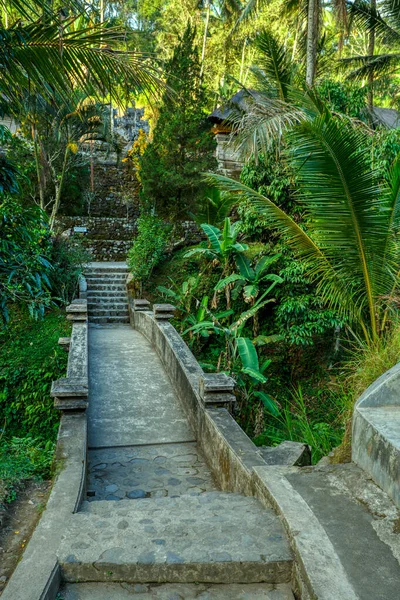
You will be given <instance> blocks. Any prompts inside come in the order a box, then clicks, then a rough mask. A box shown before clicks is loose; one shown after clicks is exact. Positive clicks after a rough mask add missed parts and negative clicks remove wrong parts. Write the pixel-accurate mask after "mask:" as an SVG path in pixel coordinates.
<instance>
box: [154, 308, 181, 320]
mask: <svg viewBox="0 0 400 600" xmlns="http://www.w3.org/2000/svg"><path fill="white" fill-rule="evenodd" d="M175 311H176V308H175V306H172V304H154V306H153V313H154V318H155V319H157V321H165V320H168V319H172V317H173V316H174V313H175Z"/></svg>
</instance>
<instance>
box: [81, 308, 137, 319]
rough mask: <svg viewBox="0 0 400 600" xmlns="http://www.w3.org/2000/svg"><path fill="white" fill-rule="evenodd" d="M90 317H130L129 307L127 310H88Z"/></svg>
mask: <svg viewBox="0 0 400 600" xmlns="http://www.w3.org/2000/svg"><path fill="white" fill-rule="evenodd" d="M88 315H89V316H90V317H92V316H93V317H129V312H128V307H127V306H126V308H125V309H123V308H122V309H114V308H98V307H96V308H91V309H89V310H88Z"/></svg>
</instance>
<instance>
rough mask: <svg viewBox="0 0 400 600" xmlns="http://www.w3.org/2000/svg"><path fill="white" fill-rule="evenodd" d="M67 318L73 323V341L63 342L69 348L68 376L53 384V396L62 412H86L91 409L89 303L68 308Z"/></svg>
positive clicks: (83, 300) (76, 304)
mask: <svg viewBox="0 0 400 600" xmlns="http://www.w3.org/2000/svg"><path fill="white" fill-rule="evenodd" d="M67 319H68V320H69V321H72V334H71V338H61V339H60V340H59V343H60V342H61V345H62V346H63V347H69V354H68V368H67V377H63V378H61V379H58V380H57V381H53V383H52V386H51V392H50V396H51V397H52V398H54V406H55V408H58V409H59V410H63V411H70V410H74V411H76V410H78V411H81V410H86V408H87V406H88V395H89V382H88V346H87V337H88V336H87V329H88V326H87V300H86V299H82V298H80V299H78V300H74V301H73V302H72V303H71V304H70V305H69V306H67Z"/></svg>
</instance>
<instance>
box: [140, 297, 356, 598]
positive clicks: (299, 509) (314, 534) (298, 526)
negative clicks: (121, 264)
mask: <svg viewBox="0 0 400 600" xmlns="http://www.w3.org/2000/svg"><path fill="white" fill-rule="evenodd" d="M128 300H129V309H130V311H129V312H130V319H131V325H132V326H133V327H134V328H135V329H137V330H138V331H139V332H140V333H142V334H143V335H144V336H145V337H146V338H147V339H148V340H149V341H150V343H151V344H152V346H153V348H154V349H155V351H156V352H157V354H158V356H159V358H160V359H161V361H162V363H163V365H164V367H165V370H166V372H167V374H168V375H169V377H170V379H171V382H172V384H173V386H174V388H175V391H176V393H177V396H178V397H179V399H180V402H181V404H182V406H183V408H184V410H185V412H186V415H187V418H188V420H189V422H190V424H191V426H192V429H193V431H194V433H195V436H196V439H197V443H198V444H199V445H200V447H201V449H202V452H203V454H204V455H205V457H206V460H207V462H208V465H209V467H210V468H211V470H212V472H213V475H214V477H215V479H216V481H217V482H218V483H219V485H220V487H221V488H222V489H223V490H228V491H236V492H241V493H244V494H246V495H249V496H250V495H251V496H255V497H256V498H258V500H260V502H262V503H263V504H264V505H265V506H268V507H273V508H274V509H275V511H276V512H277V514H278V515H279V517H280V518H281V521H282V524H283V525H284V527H285V530H286V532H287V535H288V538H289V541H290V543H291V547H292V550H293V555H294V557H295V563H294V573H293V581H292V585H293V588H294V591H295V592H296V597H298V598H301V599H302V600H316V599H318V600H338V599H339V598H340V599H342V598H343V599H344V598H346V600H357V596H356V594H355V593H354V591H353V588H352V586H351V583H350V582H349V580H348V578H347V574H346V572H345V570H344V568H343V565H342V563H341V561H340V558H339V557H338V555H337V553H336V551H335V548H334V547H333V545H332V542H331V541H330V539H329V538H328V536H327V534H326V532H325V530H324V529H323V527H322V526H321V524H320V523H319V521H318V519H317V518H316V517H315V515H314V513H313V511H312V510H311V508H310V507H309V506H308V504H307V503H306V502H305V500H304V499H303V498H302V496H301V495H300V494H299V493H298V492H297V491H296V490H295V489H294V488H293V486H292V484H291V483H290V481H289V479H288V478H287V477H286V475H289V474H292V473H293V471H296V467H291V466H289V465H288V464H286V465H285V464H280V465H278V466H276V465H275V466H270V465H269V464H268V463H267V461H266V460H264V458H263V456H262V452H261V450H260V449H259V448H257V447H256V446H255V445H254V444H253V442H252V441H251V440H250V439H249V438H248V436H247V435H246V434H245V432H244V431H243V430H242V428H241V427H240V426H239V425H238V423H236V421H235V420H234V418H233V417H232V415H231V414H230V412H229V411H230V408H231V406H232V403H233V402H234V397H233V392H234V382H233V380H232V379H231V378H229V377H226V376H221V374H208V373H204V371H203V369H202V368H201V367H200V365H199V363H198V362H197V360H196V359H195V357H194V356H193V354H192V352H191V351H190V349H189V348H188V346H187V345H186V344H185V342H184V341H183V339H182V338H181V336H180V335H179V333H178V332H177V331H176V329H175V328H174V327H173V326H172V325H171V324H170V323H169V322H168V319H169V318H170V317H172V316H173V311H174V307H172V306H171V305H157V304H156V305H154V306H153V310H150V303H149V302H148V301H147V300H135V299H134V298H133V297H132V295H131V294H130V292H129V290H128ZM300 445H301V444H299V446H300ZM292 464H294V463H292Z"/></svg>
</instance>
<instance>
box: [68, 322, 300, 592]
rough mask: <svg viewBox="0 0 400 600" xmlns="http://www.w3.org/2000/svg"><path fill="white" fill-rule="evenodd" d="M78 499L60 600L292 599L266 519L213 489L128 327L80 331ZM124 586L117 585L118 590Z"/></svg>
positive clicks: (256, 507)
mask: <svg viewBox="0 0 400 600" xmlns="http://www.w3.org/2000/svg"><path fill="white" fill-rule="evenodd" d="M87 414H88V439H89V456H88V458H89V469H88V497H87V501H86V502H84V503H83V505H82V508H81V510H80V512H79V513H77V514H75V515H74V516H73V517H72V520H71V523H70V525H69V527H68V532H67V533H66V535H65V536H64V539H63V542H62V544H61V548H60V550H59V562H60V565H61V569H62V574H63V578H64V580H65V581H66V582H67V583H66V584H65V585H64V588H63V589H62V590H61V591H60V597H61V598H65V599H66V600H72V599H74V600H102V599H103V598H104V600H105V599H106V598H107V600H122V599H123V598H125V597H126V598H128V597H131V596H132V595H133V596H134V597H135V598H136V597H137V598H138V599H139V598H143V599H146V600H151V599H155V600H156V599H157V600H185V599H187V600H190V599H192V598H193V599H194V598H199V599H202V600H211V599H213V598H215V599H216V600H217V599H220V598H221V599H222V598H228V597H229V598H231V599H232V600H263V599H265V600H293V595H292V592H291V589H290V583H289V582H290V581H291V577H292V569H293V560H292V555H291V551H290V549H289V544H288V541H287V539H286V535H285V533H284V531H283V528H282V525H281V523H280V521H279V519H278V518H277V516H276V515H275V513H274V511H272V510H270V509H265V508H264V507H263V506H262V505H261V504H260V503H259V502H258V501H257V500H256V499H255V498H251V497H246V496H242V495H240V494H233V493H232V494H230V493H226V492H221V491H219V490H218V488H217V486H216V484H215V482H214V481H213V478H212V475H211V472H210V470H209V468H208V466H207V464H206V463H205V460H204V457H203V456H202V454H201V451H200V450H199V447H198V446H197V444H196V440H195V439H194V435H193V432H192V430H191V429H190V427H189V425H188V422H187V419H186V417H185V415H184V413H183V411H182V409H181V407H180V404H179V402H178V399H177V397H176V395H175V393H174V390H173V388H172V385H171V383H170V381H169V379H168V377H167V375H166V373H165V371H164V368H163V366H162V364H161V362H160V361H159V359H158V357H157V355H156V353H155V351H154V350H153V349H152V347H151V345H150V344H149V342H148V341H147V340H146V339H145V338H144V337H143V336H141V335H140V334H139V333H138V332H136V331H135V330H134V329H132V328H131V327H130V325H123V324H118V325H117V324H115V325H114V324H113V325H95V324H92V325H90V327H89V409H88V413H87ZM121 582H123V583H121Z"/></svg>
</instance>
